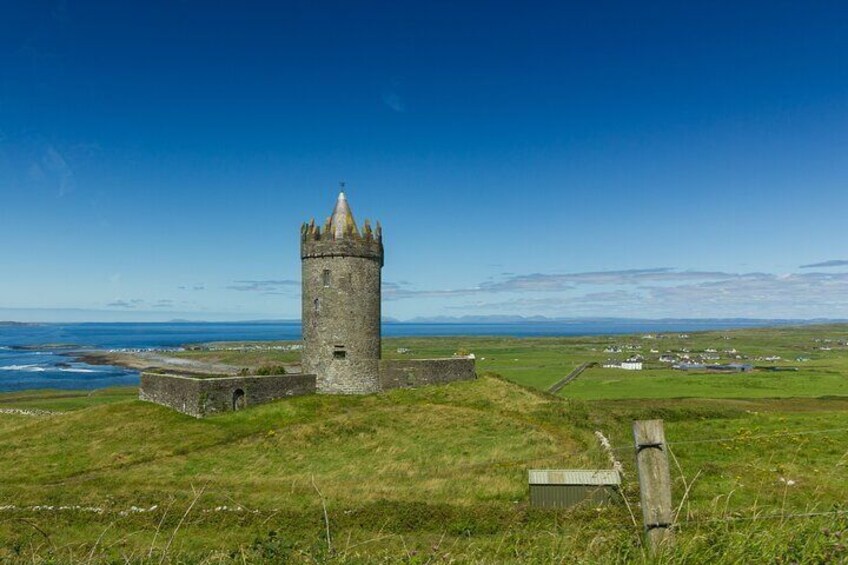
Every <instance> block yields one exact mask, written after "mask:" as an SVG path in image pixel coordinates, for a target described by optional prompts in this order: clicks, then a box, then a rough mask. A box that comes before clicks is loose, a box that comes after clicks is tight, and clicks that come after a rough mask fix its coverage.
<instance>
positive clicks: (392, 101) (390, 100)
mask: <svg viewBox="0 0 848 565" xmlns="http://www.w3.org/2000/svg"><path fill="white" fill-rule="evenodd" d="M383 104H385V105H386V106H388V107H389V108H391V109H392V110H394V111H395V112H405V111H406V105H405V104H404V103H403V100H401V98H400V95H398V93H397V92H395V91H389V92H384V93H383Z"/></svg>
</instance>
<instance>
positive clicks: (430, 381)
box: [380, 357, 477, 390]
mask: <svg viewBox="0 0 848 565" xmlns="http://www.w3.org/2000/svg"><path fill="white" fill-rule="evenodd" d="M476 378H477V374H476V373H475V371H474V359H473V358H471V357H455V358H451V359H409V360H394V359H383V360H381V361H380V384H381V385H382V389H383V390H390V389H393V388H414V387H420V386H426V385H436V384H445V383H451V382H454V381H468V380H473V379H476Z"/></svg>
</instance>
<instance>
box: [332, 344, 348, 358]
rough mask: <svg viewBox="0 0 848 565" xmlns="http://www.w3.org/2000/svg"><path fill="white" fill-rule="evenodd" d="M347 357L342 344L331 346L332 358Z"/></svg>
mask: <svg viewBox="0 0 848 565" xmlns="http://www.w3.org/2000/svg"><path fill="white" fill-rule="evenodd" d="M346 357H347V351H345V346H344V345H336V346H335V347H333V359H344V358H346Z"/></svg>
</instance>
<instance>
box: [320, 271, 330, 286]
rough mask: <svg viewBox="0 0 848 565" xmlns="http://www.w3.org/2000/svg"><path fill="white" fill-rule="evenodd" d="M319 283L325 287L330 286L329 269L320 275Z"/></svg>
mask: <svg viewBox="0 0 848 565" xmlns="http://www.w3.org/2000/svg"><path fill="white" fill-rule="evenodd" d="M321 282H322V283H323V284H324V286H325V287H327V286H330V269H324V272H323V273H321Z"/></svg>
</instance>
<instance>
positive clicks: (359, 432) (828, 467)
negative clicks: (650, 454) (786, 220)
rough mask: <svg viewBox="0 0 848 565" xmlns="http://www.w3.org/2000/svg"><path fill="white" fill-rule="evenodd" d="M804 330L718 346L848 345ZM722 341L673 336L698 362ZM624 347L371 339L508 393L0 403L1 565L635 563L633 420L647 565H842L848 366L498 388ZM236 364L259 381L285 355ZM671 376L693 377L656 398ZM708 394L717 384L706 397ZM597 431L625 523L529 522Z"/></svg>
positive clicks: (581, 519)
mask: <svg viewBox="0 0 848 565" xmlns="http://www.w3.org/2000/svg"><path fill="white" fill-rule="evenodd" d="M781 331H782V330H781ZM803 331H804V332H806V331H808V330H803ZM818 331H819V332H820V333H813V334H809V335H808V334H796V335H795V336H794V337H793V335H792V333H791V330H787V332H788V333H783V334H780V335H777V336H769V335H763V336H760V337H758V335H759V334H757V332H756V331H754V332H752V331H751V330H745V332H746V333H735V332H734V333H732V334H731V339H733V340H737V341H736V349H741V348H740V345H742V346H744V348H745V349H747V350H750V351H752V352H754V351H755V350H754V347H760V348H761V349H759V350H757V351H762V352H763V353H762V354H763V355H766V354H769V353H770V352H771V351H774V350H776V349H777V348H778V347H784V348H786V349H785V351H783V352H782V353H783V354H782V355H781V357H790V356H791V355H792V356H793V357H792V359H794V356H797V355H800V353H795V351H796V349H797V348H803V347H820V345H817V344H819V343H821V342H816V341H814V340H815V339H825V338H823V337H822V336H824V335H825V334H827V335H831V334H834V332H838V331H844V328H823V329H822V328H819V330H818ZM747 332H751V333H747ZM722 335H724V336H725V337H726V335H725V334H715V335H710V334H697V335H693V336H691V337H689V338H679V339H682V340H683V341H685V342H686V344H687V345H686V348H688V349H694V348H697V347H701V348H705V347H710V344H712V343H714V342H715V340H716V339H723V338H722V337H721V336H722ZM834 335H835V334H834ZM717 336H718V337H717ZM752 336H753V337H752ZM669 339H670V338H669ZM675 339H677V338H675ZM758 339H762V343H761V345H759V346H757V345H756V343H757V342H756V340H758ZM826 339H831V337H828V338H826ZM834 339H838V338H834ZM640 340H641V338H640V337H639V336H632V337H629V338H621V337H617V338H610V337H598V338H569V339H539V340H537V339H532V340H510V339H494V338H491V339H489V338H476V339H465V338H454V339H447V338H445V339H421V340H391V341H389V340H387V350H388V351H387V352H388V353H389V356H402V355H407V354H401V353H397V348H400V347H404V348H406V349H410V350H411V351H412V352H413V353H414V354H416V356H417V355H418V354H420V355H421V356H428V355H436V354H439V355H444V354H450V353H452V352H454V351H456V350H457V349H459V348H465V349H467V350H470V351H474V352H475V353H476V354H477V356H478V359H480V358H482V357H486V360H482V359H481V361H480V365H481V368H484V369H485V368H495V367H496V368H498V369H499V370H500V371H501V372H502V374H503V375H505V376H506V377H508V378H509V379H511V380H507V379H505V378H500V377H496V376H492V375H486V376H482V377H481V378H479V379H478V380H476V381H473V382H462V383H454V384H450V385H446V386H441V387H431V388H424V389H419V390H405V391H392V392H389V393H386V394H381V395H371V396H363V397H338V396H310V397H300V398H294V399H290V400H285V401H281V402H277V403H273V404H268V405H263V406H258V407H255V408H251V409H250V410H246V411H242V412H236V413H228V414H222V415H219V416H216V417H213V418H208V419H205V420H195V419H193V418H190V417H188V416H184V415H181V414H177V413H175V412H172V411H170V410H167V409H165V408H163V407H160V406H157V405H153V404H148V403H143V402H140V401H138V400H136V391H135V389H110V390H105V391H96V392H94V393H86V392H55V391H40V392H24V393H13V394H6V395H0V410H3V412H2V413H0V461H2V462H3V463H2V464H0V540H2V543H0V562H4V561H12V562H14V561H20V562H50V561H53V562H87V561H91V562H108V561H111V562H127V561H129V562H150V563H153V562H156V563H159V562H162V561H176V562H186V563H194V562H205V563H229V562H264V561H278V562H280V561H291V562H298V563H300V562H303V563H307V562H309V563H314V562H316V561H318V562H333V563H372V562H380V561H385V562H398V561H400V562H409V563H434V562H435V563H449V562H482V563H503V562H542V563H544V562H569V563H572V562H585V563H597V562H612V561H636V562H639V561H643V560H645V559H646V557H645V554H644V552H643V549H642V547H641V544H640V531H641V528H640V526H641V520H640V512H639V510H638V508H636V504H637V502H638V488H637V481H636V476H635V471H634V469H633V465H632V462H633V461H632V460H633V450H632V447H631V446H630V445H631V438H630V422H631V420H632V419H633V418H651V417H661V418H664V419H665V421H666V435H667V438H668V440H669V442H670V445H671V447H672V452H673V454H674V456H675V457H674V460H675V465H674V467H673V470H672V471H673V472H672V474H673V476H674V500H675V503H676V504H679V505H680V509H679V514H678V526H679V534H678V544H677V547H676V549H675V550H674V552H673V553H671V554H669V555H668V556H666V558H665V559H667V560H669V561H674V562H692V563H701V562H704V561H708V560H709V561H715V562H761V561H773V562H777V561H781V562H792V561H797V562H810V563H820V562H839V560H840V559H842V560H845V559H846V558H848V554H846V550H845V545H846V541H848V514H846V513H845V512H846V510H848V507H846V497H845V493H846V487H845V484H846V483H845V477H846V476H848V394H845V393H844V392H842V391H843V389H842V388H841V387H842V386H843V381H840V380H839V379H843V380H844V379H845V374H846V373H845V372H843V371H842V369H841V367H842V365H841V363H843V362H844V361H845V356H846V351H844V349H842V348H840V347H834V348H832V349H831V350H828V351H819V350H815V349H810V350H809V351H806V350H805V351H806V353H805V355H809V356H811V357H812V356H813V355H818V358H817V359H816V360H815V361H812V360H811V361H810V362H809V363H816V364H817V365H815V367H816V368H817V370H818V371H821V372H822V374H828V373H827V372H826V371H832V373H831V374H832V375H833V376H834V379H833V380H832V381H827V380H813V379H809V378H808V379H806V380H805V377H804V374H803V373H800V372H799V373H791V374H790V373H768V374H766V373H763V374H762V375H760V374H752V375H701V376H696V375H677V374H674V375H662V374H660V375H651V372H650V371H646V372H644V373H643V374H633V373H628V374H625V373H626V372H624V371H616V370H612V369H607V370H603V369H592V370H591V371H589V372H587V373H586V374H585V375H584V376H581V377H580V378H579V379H578V380H577V381H575V382H574V383H572V384H570V385H568V386H567V387H565V389H563V391H562V396H559V397H556V396H552V395H548V394H546V393H544V392H541V391H539V390H535V389H533V388H530V387H525V386H522V385H521V384H516V382H512V381H518V382H522V383H524V384H534V383H536V384H537V385H539V384H541V383H547V382H553V381H555V380H556V379H557V378H559V377H561V376H562V375H563V374H564V373H565V372H567V371H568V370H570V369H569V368H570V367H572V366H574V365H576V364H577V363H579V362H581V361H582V360H586V359H585V358H586V356H587V355H588V354H596V355H597V356H598V357H603V356H605V355H607V354H606V353H604V352H603V351H602V350H603V349H604V348H605V347H607V346H608V345H609V344H611V343H619V342H621V343H622V344H625V343H630V342H633V343H637V342H639V341H640ZM696 340H697V341H696ZM808 342H809V344H813V345H808ZM669 343H670V342H669ZM696 343H697V344H698V345H693V344H696ZM781 344H783V345H781ZM599 349H600V351H599ZM759 354H760V353H756V352H754V353H752V355H759ZM186 355H196V356H203V355H204V352H186ZM208 355H227V356H230V358H229V359H228V360H227V361H226V362H233V361H235V362H237V363H238V362H239V361H240V360H239V358H238V356H237V353H233V352H216V353H209V354H208ZM250 355H251V356H252V358H251V360H250V363H245V364H246V365H248V364H250V365H254V366H255V365H260V364H264V363H269V362H275V361H283V359H276V358H274V356H275V355H290V353H289V352H285V353H282V354H280V353H274V352H269V354H268V355H267V356H261V355H260V356H257V354H256V353H255V352H251V353H250ZM515 359H518V361H515ZM241 361H244V359H243V358H242V359H241ZM513 369H515V370H513ZM604 371H606V372H604ZM610 371H611V372H610ZM813 372H815V371H813ZM606 375H611V376H610V377H607V376H606ZM678 376H679V377H680V378H683V379H690V378H691V379H700V380H699V381H698V382H695V383H689V384H686V385H685V386H683V385H682V384H679V383H672V384H669V383H668V382H665V381H662V379H670V378H677V377H678ZM766 376H768V378H773V379H777V380H776V381H771V382H772V383H788V382H789V381H788V380H786V379H801V381H800V383H799V384H798V385H797V386H794V388H786V389H782V388H781V387H780V386H777V385H775V388H774V390H777V392H778V394H771V395H770V396H773V397H774V398H763V396H768V395H766V394H759V393H758V391H759V390H760V389H755V388H751V387H750V386H749V385H750V383H749V381H747V380H746V379H749V378H753V377H758V378H760V377H761V378H766ZM587 377H588V378H587ZM716 377H718V378H720V379H728V380H726V381H725V380H723V381H721V384H720V385H716V387H717V388H715V387H711V382H719V381H709V379H714V378H716ZM740 377H741V378H740ZM608 378H609V379H619V380H620V381H623V382H622V383H621V384H619V385H610V384H604V383H603V381H604V380H605V379H608ZM653 378H656V379H660V380H661V382H660V383H657V384H655V385H651V384H650V380H651V379H653ZM733 378H735V379H736V380H732V379H733ZM629 379H632V380H629ZM673 384H679V385H680V386H679V388H678V389H677V390H674V391H673V392H669V391H667V390H666V389H667V388H668V387H672V386H673ZM578 385H579V387H582V389H581V388H579V387H578ZM787 386H788V385H787ZM609 390H619V391H620V394H619V395H618V397H617V398H611V397H610V396H611V395H610V394H609V393H608V391H609ZM640 390H641V391H645V392H644V393H643V396H642V397H641V398H634V397H633V396H634V392H633V391H636V392H635V393H636V394H638V391H640ZM717 390H718V391H719V392H716V391H717ZM725 392H726V394H724V393H725ZM780 392H785V394H780ZM687 393H690V394H687ZM720 393H721V394H720ZM710 395H714V397H712V398H710V397H709V396H710ZM569 396H572V398H569ZM669 396H689V398H669ZM787 396H788V397H789V398H780V397H787ZM28 409H38V410H41V411H59V412H60V413H56V414H53V413H49V412H37V413H35V414H27V413H25V411H26V410H28ZM596 431H600V432H602V433H603V434H604V435H606V436H607V437H608V438H610V441H611V443H612V445H613V447H614V450H613V451H612V455H613V456H614V457H617V458H619V459H620V460H621V462H622V463H623V465H624V470H625V483H624V495H625V499H626V501H627V502H628V503H629V506H630V508H629V509H628V505H625V504H618V505H613V506H606V507H599V508H595V507H592V506H584V507H578V508H575V509H571V510H562V511H543V510H538V509H532V508H530V507H529V505H528V491H527V484H526V483H527V475H526V472H527V469H528V468H563V467H565V468H606V467H608V466H609V465H610V461H609V456H610V453H609V452H607V451H605V450H604V449H602V448H601V447H600V444H599V442H598V440H597V438H596V437H595V432H596ZM325 508H326V520H325ZM631 511H632V513H633V514H634V515H635V520H634V517H632V516H631ZM328 530H329V535H328Z"/></svg>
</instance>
